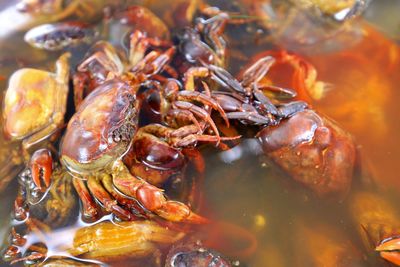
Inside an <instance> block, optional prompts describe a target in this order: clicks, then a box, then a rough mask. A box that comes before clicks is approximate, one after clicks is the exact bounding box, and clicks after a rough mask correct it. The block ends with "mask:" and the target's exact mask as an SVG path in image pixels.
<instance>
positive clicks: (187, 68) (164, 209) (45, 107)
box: [3, 1, 400, 266]
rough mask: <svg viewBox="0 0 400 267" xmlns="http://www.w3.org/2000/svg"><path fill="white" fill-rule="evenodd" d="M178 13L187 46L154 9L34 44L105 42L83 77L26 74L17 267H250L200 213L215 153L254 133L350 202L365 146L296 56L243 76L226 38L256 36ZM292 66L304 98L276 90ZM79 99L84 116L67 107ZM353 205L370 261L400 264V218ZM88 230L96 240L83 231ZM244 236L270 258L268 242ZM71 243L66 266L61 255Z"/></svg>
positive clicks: (316, 183)
mask: <svg viewBox="0 0 400 267" xmlns="http://www.w3.org/2000/svg"><path fill="white" fill-rule="evenodd" d="M32 2H34V1H32ZM71 2H72V3H74V2H75V1H71ZM190 3H197V1H192V2H190ZM171 8H172V7H171ZM173 8H174V12H175V11H176V14H177V15H176V17H173V18H170V19H171V20H172V21H176V23H178V24H177V25H179V26H180V27H181V29H179V30H176V31H174V32H172V31H170V30H169V27H168V26H167V25H166V24H165V23H164V22H163V20H161V19H160V18H159V17H157V16H156V15H155V14H153V13H152V12H151V11H150V10H149V9H147V8H145V7H141V6H128V7H124V8H123V9H119V10H112V12H111V11H109V12H108V13H107V18H105V19H104V20H105V21H107V23H106V24H107V25H105V26H104V28H103V29H102V30H101V31H102V33H101V34H95V33H94V32H95V29H94V28H91V26H90V25H89V24H83V23H82V24H81V23H75V22H74V23H72V22H60V23H55V24H48V25H44V26H43V25H42V26H38V27H35V28H33V29H31V30H30V31H29V32H28V33H27V34H26V36H25V37H26V38H25V39H26V41H28V42H30V43H31V44H32V45H34V46H35V47H38V48H40V49H45V50H66V49H68V48H69V47H71V46H74V45H77V44H78V45H79V43H80V42H86V41H87V40H88V39H90V40H91V41H93V40H95V41H93V45H92V46H91V47H90V48H89V50H88V51H87V53H86V55H85V57H84V58H82V59H79V63H78V64H77V65H76V66H73V67H71V65H70V62H69V61H70V57H71V54H70V53H69V52H66V53H63V54H61V56H60V57H59V59H58V60H57V62H56V64H55V65H56V70H55V72H54V73H53V72H50V71H46V70H38V69H31V68H23V69H20V70H17V71H16V72H15V73H13V74H12V75H11V77H10V78H9V83H8V89H7V91H6V94H5V99H4V109H3V118H4V130H5V134H6V136H7V137H8V138H9V139H10V140H12V141H13V142H15V143H18V144H19V149H20V150H19V151H20V153H19V154H17V155H12V157H13V158H12V160H10V162H8V165H7V171H8V172H9V174H8V176H9V177H6V178H4V180H9V179H10V177H11V176H13V174H14V173H15V171H14V170H20V169H21V166H22V169H23V170H22V171H21V172H20V173H19V175H18V180H19V191H18V195H17V197H16V199H15V202H14V212H13V223H12V227H11V231H10V235H9V242H8V246H7V248H5V250H4V251H3V259H4V260H5V261H7V262H10V263H12V264H19V263H21V262H23V263H24V264H27V265H37V266H81V265H82V266H86V265H88V266H100V265H101V264H102V263H101V262H98V261H96V260H99V261H103V262H115V261H117V262H118V261H119V260H121V259H122V260H123V259H126V258H131V259H141V260H143V259H147V260H148V261H150V262H147V263H145V265H146V266H150V265H152V264H153V265H155V266H160V265H165V266H234V265H238V264H239V263H238V262H235V261H232V260H236V259H235V258H233V259H232V258H231V259H228V258H227V257H225V256H223V255H222V254H221V253H219V252H216V250H215V249H216V248H211V247H210V246H207V245H206V244H207V240H202V236H201V235H196V233H198V232H201V228H202V227H207V226H208V225H210V224H212V220H211V219H210V218H207V217H206V216H204V215H202V210H201V209H200V207H201V205H200V204H201V190H199V188H201V183H202V181H203V179H204V177H203V174H204V169H205V167H206V166H205V163H204V160H203V158H202V153H201V148H203V147H205V146H213V147H215V148H216V149H217V150H226V149H230V148H232V147H233V146H235V145H237V144H239V143H240V141H241V139H242V136H241V135H240V134H238V132H240V129H245V128H246V127H252V129H253V131H251V133H253V134H252V136H250V137H251V138H255V139H256V140H258V142H259V144H260V145H261V147H262V148H263V151H264V154H265V155H266V156H267V157H268V158H269V160H271V161H272V162H274V163H275V164H276V165H277V166H279V167H280V168H281V169H282V170H283V171H284V172H286V173H287V174H288V175H290V177H292V178H293V179H294V180H295V181H297V182H298V183H300V184H303V185H304V186H306V187H307V188H309V190H310V191H312V192H314V193H315V194H316V195H317V196H320V197H327V196H328V197H332V198H340V199H343V198H345V197H347V195H348V193H349V191H350V187H351V184H352V178H353V174H354V171H355V168H356V166H355V165H356V156H357V151H356V146H355V144H354V141H353V139H352V137H351V136H350V135H349V134H348V133H346V132H345V131H344V130H342V129H341V128H340V126H338V125H337V124H336V123H335V122H334V121H332V120H330V119H328V118H326V117H325V116H324V115H322V114H320V113H318V112H317V111H315V110H313V109H312V108H311V107H310V106H309V105H308V104H307V103H306V102H305V101H304V100H306V99H307V97H306V96H305V95H303V94H304V91H306V90H307V89H310V88H311V87H313V86H314V87H315V86H317V85H318V81H317V80H316V71H315V69H314V68H313V66H312V65H310V64H309V63H307V62H306V61H305V60H303V59H301V58H300V57H298V56H296V55H294V54H291V53H289V52H286V51H281V50H279V51H265V52H262V53H260V54H259V55H257V56H256V57H255V58H254V59H253V60H250V63H249V65H248V66H244V67H243V68H241V69H242V71H240V73H239V74H238V75H232V74H231V73H230V72H229V71H228V70H227V61H228V60H227V52H226V41H225V39H224V36H223V33H224V28H225V26H226V25H227V24H237V23H245V22H243V21H240V20H236V19H235V18H233V17H231V16H230V14H229V13H225V12H221V11H220V10H218V9H216V8H211V7H207V6H204V5H201V4H198V6H194V4H188V3H186V2H185V1H182V3H181V4H180V5H179V6H178V7H173ZM178 11H179V12H178ZM182 25H183V26H182ZM105 28H106V29H105ZM116 29H123V32H124V34H123V35H122V39H123V40H122V42H121V43H122V44H117V45H116V44H114V43H112V42H109V41H107V40H108V39H107V38H106V37H104V36H107V32H112V31H116ZM110 34H111V33H110ZM278 65H287V66H288V67H290V68H293V70H294V71H293V72H291V75H290V76H289V77H287V79H291V80H293V87H294V88H293V89H287V88H281V87H279V86H276V85H274V79H273V78H270V77H269V76H268V73H269V71H271V70H272V69H274V68H275V67H276V66H278ZM310 90H311V89H310ZM72 96H73V97H72ZM69 98H70V99H72V98H73V102H74V103H73V105H72V104H71V105H68V107H67V102H68V101H67V100H68V99H69ZM71 102H72V101H71ZM254 130H255V131H254ZM247 137H249V136H247ZM16 157H19V159H16ZM17 165H18V166H17ZM3 175H5V176H6V174H3ZM171 184H172V185H174V186H173V189H172V191H174V192H173V194H171V195H174V197H173V198H172V196H171V195H169V191H171V190H170V189H169V188H167V187H168V185H169V187H170V185H171ZM199 191H200V192H199ZM77 196H78V197H77ZM352 197H353V198H354V201H353V203H354V207H353V208H352V210H353V212H354V218H355V221H356V224H357V225H359V228H360V230H359V232H360V235H362V236H364V237H365V236H366V237H365V239H367V242H366V248H365V249H366V250H367V251H371V253H373V252H374V250H375V249H376V250H378V251H380V255H381V256H382V257H383V258H385V259H386V260H388V261H391V262H393V263H394V264H399V262H400V256H399V255H398V252H397V251H398V250H399V249H400V245H399V244H400V242H399V241H398V239H396V238H397V235H398V234H400V232H396V231H397V230H400V228H397V227H396V226H397V225H398V223H399V220H397V219H396V218H394V217H393V216H391V215H390V214H391V213H392V207H391V206H390V205H389V204H388V203H386V202H385V201H384V200H383V199H380V198H379V195H378V193H377V192H373V191H371V192H369V193H366V192H363V193H360V194H358V195H353V196H352ZM363 207H367V208H368V209H364V208H363ZM371 209H377V210H376V211H375V210H371ZM77 216H78V217H79V220H78V221H79V222H80V223H81V224H80V225H82V223H83V222H84V223H85V226H80V225H79V223H78V226H77V223H76V217H77ZM225 227H226V226H225ZM231 227H232V226H231ZM76 228H78V230H76ZM58 229H64V230H62V231H61V232H60V231H58ZM65 229H67V230H65ZM68 229H75V230H74V231H69V230H68ZM57 231H58V232H57ZM241 231H242V232H245V231H244V230H243V229H241V230H237V229H236V230H233V232H236V233H237V234H238V235H239V232H241ZM71 233H72V234H71ZM241 235H242V237H241V238H243V239H245V241H246V242H248V243H249V244H250V245H249V246H251V247H253V248H254V247H256V244H254V243H255V242H256V241H254V237H248V238H247V237H246V236H248V235H250V234H248V233H247V232H246V233H243V234H241ZM65 236H68V238H69V239H71V240H70V241H71V242H70V244H69V246H67V245H66V244H65V243H63V241H64V240H65ZM28 237H29V238H28ZM58 238H59V239H61V240H60V243H63V244H59V246H58V247H61V248H60V251H61V252H60V251H54V247H57V244H56V245H54V243H57V239H58ZM246 238H247V239H246ZM48 243H53V245H54V246H53V247H52V250H49V249H48V247H47V244H48ZM83 259H90V261H84V260H83ZM93 260H94V261H93ZM142 264H143V263H142ZM332 266H333V265H332ZM335 266H336V265H335ZM338 266H339V265H338Z"/></svg>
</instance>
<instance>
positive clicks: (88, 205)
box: [72, 178, 98, 218]
mask: <svg viewBox="0 0 400 267" xmlns="http://www.w3.org/2000/svg"><path fill="white" fill-rule="evenodd" d="M72 184H73V185H74V187H75V191H76V192H77V193H78V195H79V198H80V199H81V201H82V210H83V216H85V217H87V218H96V217H97V214H98V213H97V207H96V203H95V202H94V200H93V198H92V196H91V195H90V192H89V190H88V189H87V187H86V184H85V181H84V180H82V179H79V178H73V179H72Z"/></svg>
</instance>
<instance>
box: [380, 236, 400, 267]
mask: <svg viewBox="0 0 400 267" xmlns="http://www.w3.org/2000/svg"><path fill="white" fill-rule="evenodd" d="M375 250H376V251H379V252H380V255H381V257H382V258H384V259H385V260H387V261H389V262H391V263H393V264H396V265H397V266H400V237H397V238H393V239H390V240H385V241H383V242H382V243H381V244H380V245H378V246H377V247H376V248H375Z"/></svg>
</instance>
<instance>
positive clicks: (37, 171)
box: [29, 148, 53, 189]
mask: <svg viewBox="0 0 400 267" xmlns="http://www.w3.org/2000/svg"><path fill="white" fill-rule="evenodd" d="M29 165H30V169H31V174H32V179H33V182H34V183H35V185H36V186H37V187H38V188H40V189H41V188H42V183H44V185H45V188H48V187H49V186H50V183H51V174H52V172H53V158H52V156H51V152H50V150H48V149H47V148H43V149H39V150H36V151H35V152H34V153H33V155H32V157H31V159H30V163H29Z"/></svg>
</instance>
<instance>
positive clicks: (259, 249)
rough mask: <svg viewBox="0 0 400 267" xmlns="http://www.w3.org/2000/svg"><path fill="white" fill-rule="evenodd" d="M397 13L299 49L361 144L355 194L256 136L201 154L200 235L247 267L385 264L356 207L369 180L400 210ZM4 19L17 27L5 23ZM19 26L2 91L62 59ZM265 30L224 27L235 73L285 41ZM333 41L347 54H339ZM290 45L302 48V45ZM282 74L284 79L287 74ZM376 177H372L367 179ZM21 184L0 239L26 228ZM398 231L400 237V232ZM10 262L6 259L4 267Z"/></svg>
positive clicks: (55, 238) (57, 244) (390, 7)
mask: <svg viewBox="0 0 400 267" xmlns="http://www.w3.org/2000/svg"><path fill="white" fill-rule="evenodd" d="M128 2H129V1H128ZM133 2H135V3H142V4H145V5H147V6H148V7H149V8H150V9H152V10H153V11H154V12H156V13H157V14H163V12H164V10H165V9H167V7H166V4H165V3H160V2H157V1H155V0H154V1H133ZM165 2H166V3H167V1H165ZM178 2H179V1H178ZM244 2H246V3H248V2H254V1H244ZM210 3H211V4H213V5H217V6H220V7H221V8H223V9H226V8H228V9H230V10H231V11H232V10H233V11H234V12H238V7H239V6H240V4H239V2H238V3H236V2H231V1H210ZM13 4H14V3H12V2H10V3H9V4H8V3H7V4H4V6H0V7H1V9H2V12H3V13H1V12H0V25H2V24H3V22H2V21H3V20H2V19H3V18H5V17H6V15H7V14H5V13H4V12H5V11H6V10H7V9H8V8H11V10H12V8H13ZM169 4H170V3H169V2H168V5H169ZM399 8H400V6H399V4H398V1H397V2H396V1H379V0H376V1H375V2H373V4H372V5H371V7H370V8H369V9H368V10H367V12H366V17H367V18H368V19H369V20H370V21H371V22H372V24H370V23H369V22H368V21H366V20H364V21H362V22H361V23H360V24H357V25H356V26H355V27H358V28H357V32H358V33H359V35H357V38H354V39H352V40H351V41H348V40H349V39H347V37H346V38H343V37H341V36H340V35H338V36H337V37H333V38H332V39H330V40H331V43H329V46H326V47H329V49H325V46H324V48H321V49H316V50H313V49H311V50H310V49H303V48H302V47H299V48H298V50H297V51H295V52H298V53H301V54H302V56H303V57H304V58H306V59H307V60H309V61H310V62H311V63H312V64H314V65H315V67H316V69H317V71H318V79H319V80H321V81H324V82H326V84H327V85H328V86H327V88H328V90H327V91H326V92H325V95H324V97H323V98H322V99H314V100H312V102H311V104H312V106H313V108H314V109H316V110H318V111H321V112H322V113H324V114H326V115H327V116H329V117H331V118H333V119H334V120H336V121H337V122H338V123H339V125H341V126H342V127H343V128H344V129H345V130H346V131H348V132H350V133H351V134H352V135H353V136H354V138H355V140H356V143H357V144H358V149H359V158H360V160H359V162H358V163H359V166H361V167H360V169H361V170H360V171H358V172H357V174H356V175H355V177H354V182H353V185H352V189H351V192H350V196H348V197H347V198H345V199H344V200H340V201H338V200H332V199H324V198H319V197H316V196H315V195H314V194H313V193H312V192H310V191H309V190H308V189H306V188H304V187H303V186H301V185H300V184H298V183H296V182H295V181H294V180H292V179H291V177H289V176H288V175H287V174H285V173H284V172H283V171H281V170H280V169H279V168H278V167H277V166H275V165H274V164H273V163H272V162H271V161H269V160H268V159H267V158H266V157H265V156H263V153H262V151H261V148H260V145H259V143H258V141H257V140H256V139H249V138H247V139H244V140H243V142H242V143H241V144H240V145H238V146H236V147H234V148H233V149H231V150H228V151H219V150H216V149H213V148H205V149H202V153H203V155H204V156H205V160H206V172H205V181H204V185H202V186H200V187H201V188H202V190H203V193H204V194H203V198H204V203H203V204H202V207H201V212H200V213H201V214H204V215H205V216H207V217H209V218H212V219H213V220H215V221H216V222H217V223H214V224H212V225H210V226H208V227H206V229H205V230H204V229H202V234H203V235H204V236H203V237H205V238H206V239H208V240H210V241H209V243H210V244H215V248H216V249H218V250H219V251H220V252H221V253H222V254H224V255H226V256H228V257H229V258H230V259H231V260H233V261H235V263H238V264H239V266H273V267H281V266H285V267H289V266H291V267H304V266H311V267H312V266H315V267H322V266H328V267H331V266H332V267H333V266H339V267H361V266H365V267H368V266H369V267H373V266H374V267H376V266H385V263H383V261H381V260H379V255H378V253H375V252H374V251H373V250H372V251H370V252H366V250H365V248H364V244H363V241H362V240H361V239H362V238H360V236H359V234H358V230H357V226H356V225H355V223H354V219H352V212H351V211H350V208H349V207H350V206H351V203H352V200H353V196H354V195H356V194H357V192H359V191H363V190H365V188H366V187H365V186H364V185H361V184H365V183H367V184H369V185H370V184H373V186H372V188H373V189H371V187H370V188H368V190H373V191H374V190H376V192H379V194H380V195H381V196H382V197H383V198H384V199H385V200H386V201H389V202H390V203H391V204H392V205H393V206H395V207H396V209H397V210H396V212H400V210H399V209H398V205H397V203H398V201H399V200H400V197H399V196H400V195H399V191H400V180H399V179H398V173H400V165H399V164H398V162H399V157H398V155H399V154H400V142H399V140H398V138H397V137H398V136H400V119H399V116H398V114H399V112H400V107H399V105H398V99H399V96H400V95H399V92H398V85H399V84H400V75H399V73H400V46H399V45H398V43H396V37H397V38H398V37H399V36H400V35H399V32H400V30H399V29H400V26H399V25H400V24H399V23H400V22H399V20H398V18H396V17H395V16H394V15H390V14H392V13H390V12H395V10H397V11H400V10H399ZM239 11H240V12H250V11H248V10H246V9H239ZM9 12H11V11H9ZM387 12H389V13H387ZM235 14H236V13H235ZM387 14H389V15H387ZM396 14H398V13H396ZM246 15H248V14H247V13H246ZM392 17H393V19H391V18H392ZM382 18H385V20H382ZM395 19H397V21H395ZM4 23H10V22H9V21H7V20H5V22H4ZM10 26H11V27H10V28H12V26H13V25H10ZM14 27H16V26H15V25H14ZM99 27H100V26H99ZM17 30H18V29H16V28H14V29H11V30H10V32H11V33H9V35H8V36H4V37H3V36H2V35H0V86H1V88H4V89H5V88H6V87H7V79H8V77H9V75H10V74H11V73H12V72H13V71H15V70H16V69H18V68H20V67H23V66H30V67H38V68H46V69H48V68H51V67H52V66H53V64H54V60H55V59H56V58H57V57H58V54H57V53H54V52H44V51H40V50H37V49H33V48H31V47H30V46H29V45H27V44H25V43H24V42H23V41H22V40H23V31H22V32H18V31H17ZM382 30H383V31H384V32H385V33H383V32H382ZM267 34H268V33H267V30H265V29H263V28H262V27H261V26H260V25H259V24H257V23H253V22H250V24H249V25H247V26H243V25H230V26H229V27H228V28H227V31H226V36H227V41H228V47H229V49H230V50H229V52H228V57H229V58H228V62H229V63H230V65H229V67H228V68H229V70H230V71H232V72H233V73H237V72H239V71H240V70H241V69H242V68H243V67H244V66H245V65H246V64H247V63H248V59H249V58H251V57H252V56H253V55H255V54H257V53H258V52H261V51H263V50H267V49H271V48H276V47H277V46H278V47H279V45H280V44H279V39H278V42H277V43H278V44H272V43H271V42H270V41H266V40H265V39H264V37H265V36H266V35H267ZM255 36H257V37H255ZM335 38H337V39H335ZM260 40H261V41H260ZM347 42H348V43H347ZM332 43H333V45H332ZM317 44H318V43H317ZM335 44H338V47H339V46H340V47H341V48H340V49H331V48H332V47H335ZM283 46H285V44H283ZM88 47H89V45H83V46H81V47H78V48H77V49H76V50H74V56H73V60H72V64H73V65H74V64H77V62H79V59H80V58H81V56H82V55H83V54H84V52H85V51H86V50H87V48H88ZM285 47H287V46H285ZM290 48H291V49H295V50H296V47H294V46H291V47H290ZM280 75H282V77H285V73H281V74H280ZM278 76H279V75H278ZM281 80H282V84H280V85H281V86H290V81H288V80H285V78H282V79H281ZM1 96H3V95H1ZM1 142H2V143H1V148H0V153H1V155H0V158H1V160H2V161H7V160H9V159H10V154H11V153H10V152H9V151H11V150H12V149H13V148H14V147H15V146H14V144H11V145H10V144H8V143H6V142H5V141H3V140H2V141H1ZM1 175H4V174H1ZM369 179H371V180H372V181H368V182H365V180H369ZM360 181H361V182H360ZM16 188H17V182H16V180H15V179H14V180H13V181H12V182H11V183H10V184H9V185H8V186H7V188H6V190H5V191H3V192H2V193H1V194H0V203H2V205H0V225H1V229H0V238H1V239H3V237H7V236H8V234H9V233H8V231H9V225H10V223H11V224H14V225H17V224H18V223H16V222H15V221H13V220H11V217H10V215H9V214H10V213H11V210H12V203H13V201H14V198H15V195H16V193H17V192H16V191H17V189H16ZM103 220H109V217H107V216H106V217H104V218H103ZM70 221H71V223H70V224H69V225H68V226H67V227H66V228H61V229H58V230H57V231H54V232H51V233H49V234H46V235H45V237H44V240H45V243H46V246H47V247H48V253H49V255H50V256H65V255H68V253H67V249H66V248H68V247H71V246H72V237H73V235H74V232H75V231H76V229H78V228H80V227H83V226H88V225H89V224H87V222H83V221H82V220H81V219H80V217H79V216H78V215H77V214H74V215H73V216H72V217H71V218H70ZM398 230H399V232H398V233H397V234H399V233H400V228H399V229H398ZM221 232H224V233H222V234H221ZM216 239H219V240H216ZM28 240H29V241H28V243H29V242H31V243H36V242H37V241H38V240H43V236H40V233H38V232H35V233H32V234H30V235H29V236H28ZM6 243H7V242H6V241H5V242H4V244H6ZM167 250H168V246H164V247H162V248H161V251H162V252H163V253H165V251H167ZM164 257H165V256H162V257H161V258H162V259H164ZM338 258H340V260H338ZM3 265H5V263H3V262H1V266H3ZM110 265H111V266H153V265H154V266H157V263H154V259H153V257H152V256H149V257H148V259H147V260H144V261H138V262H134V261H132V260H127V261H123V260H122V261H118V262H113V263H111V264H110ZM66 266H67V265H66ZM68 266H70V265H68ZM71 266H72V265H71ZM161 266H163V265H161Z"/></svg>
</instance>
